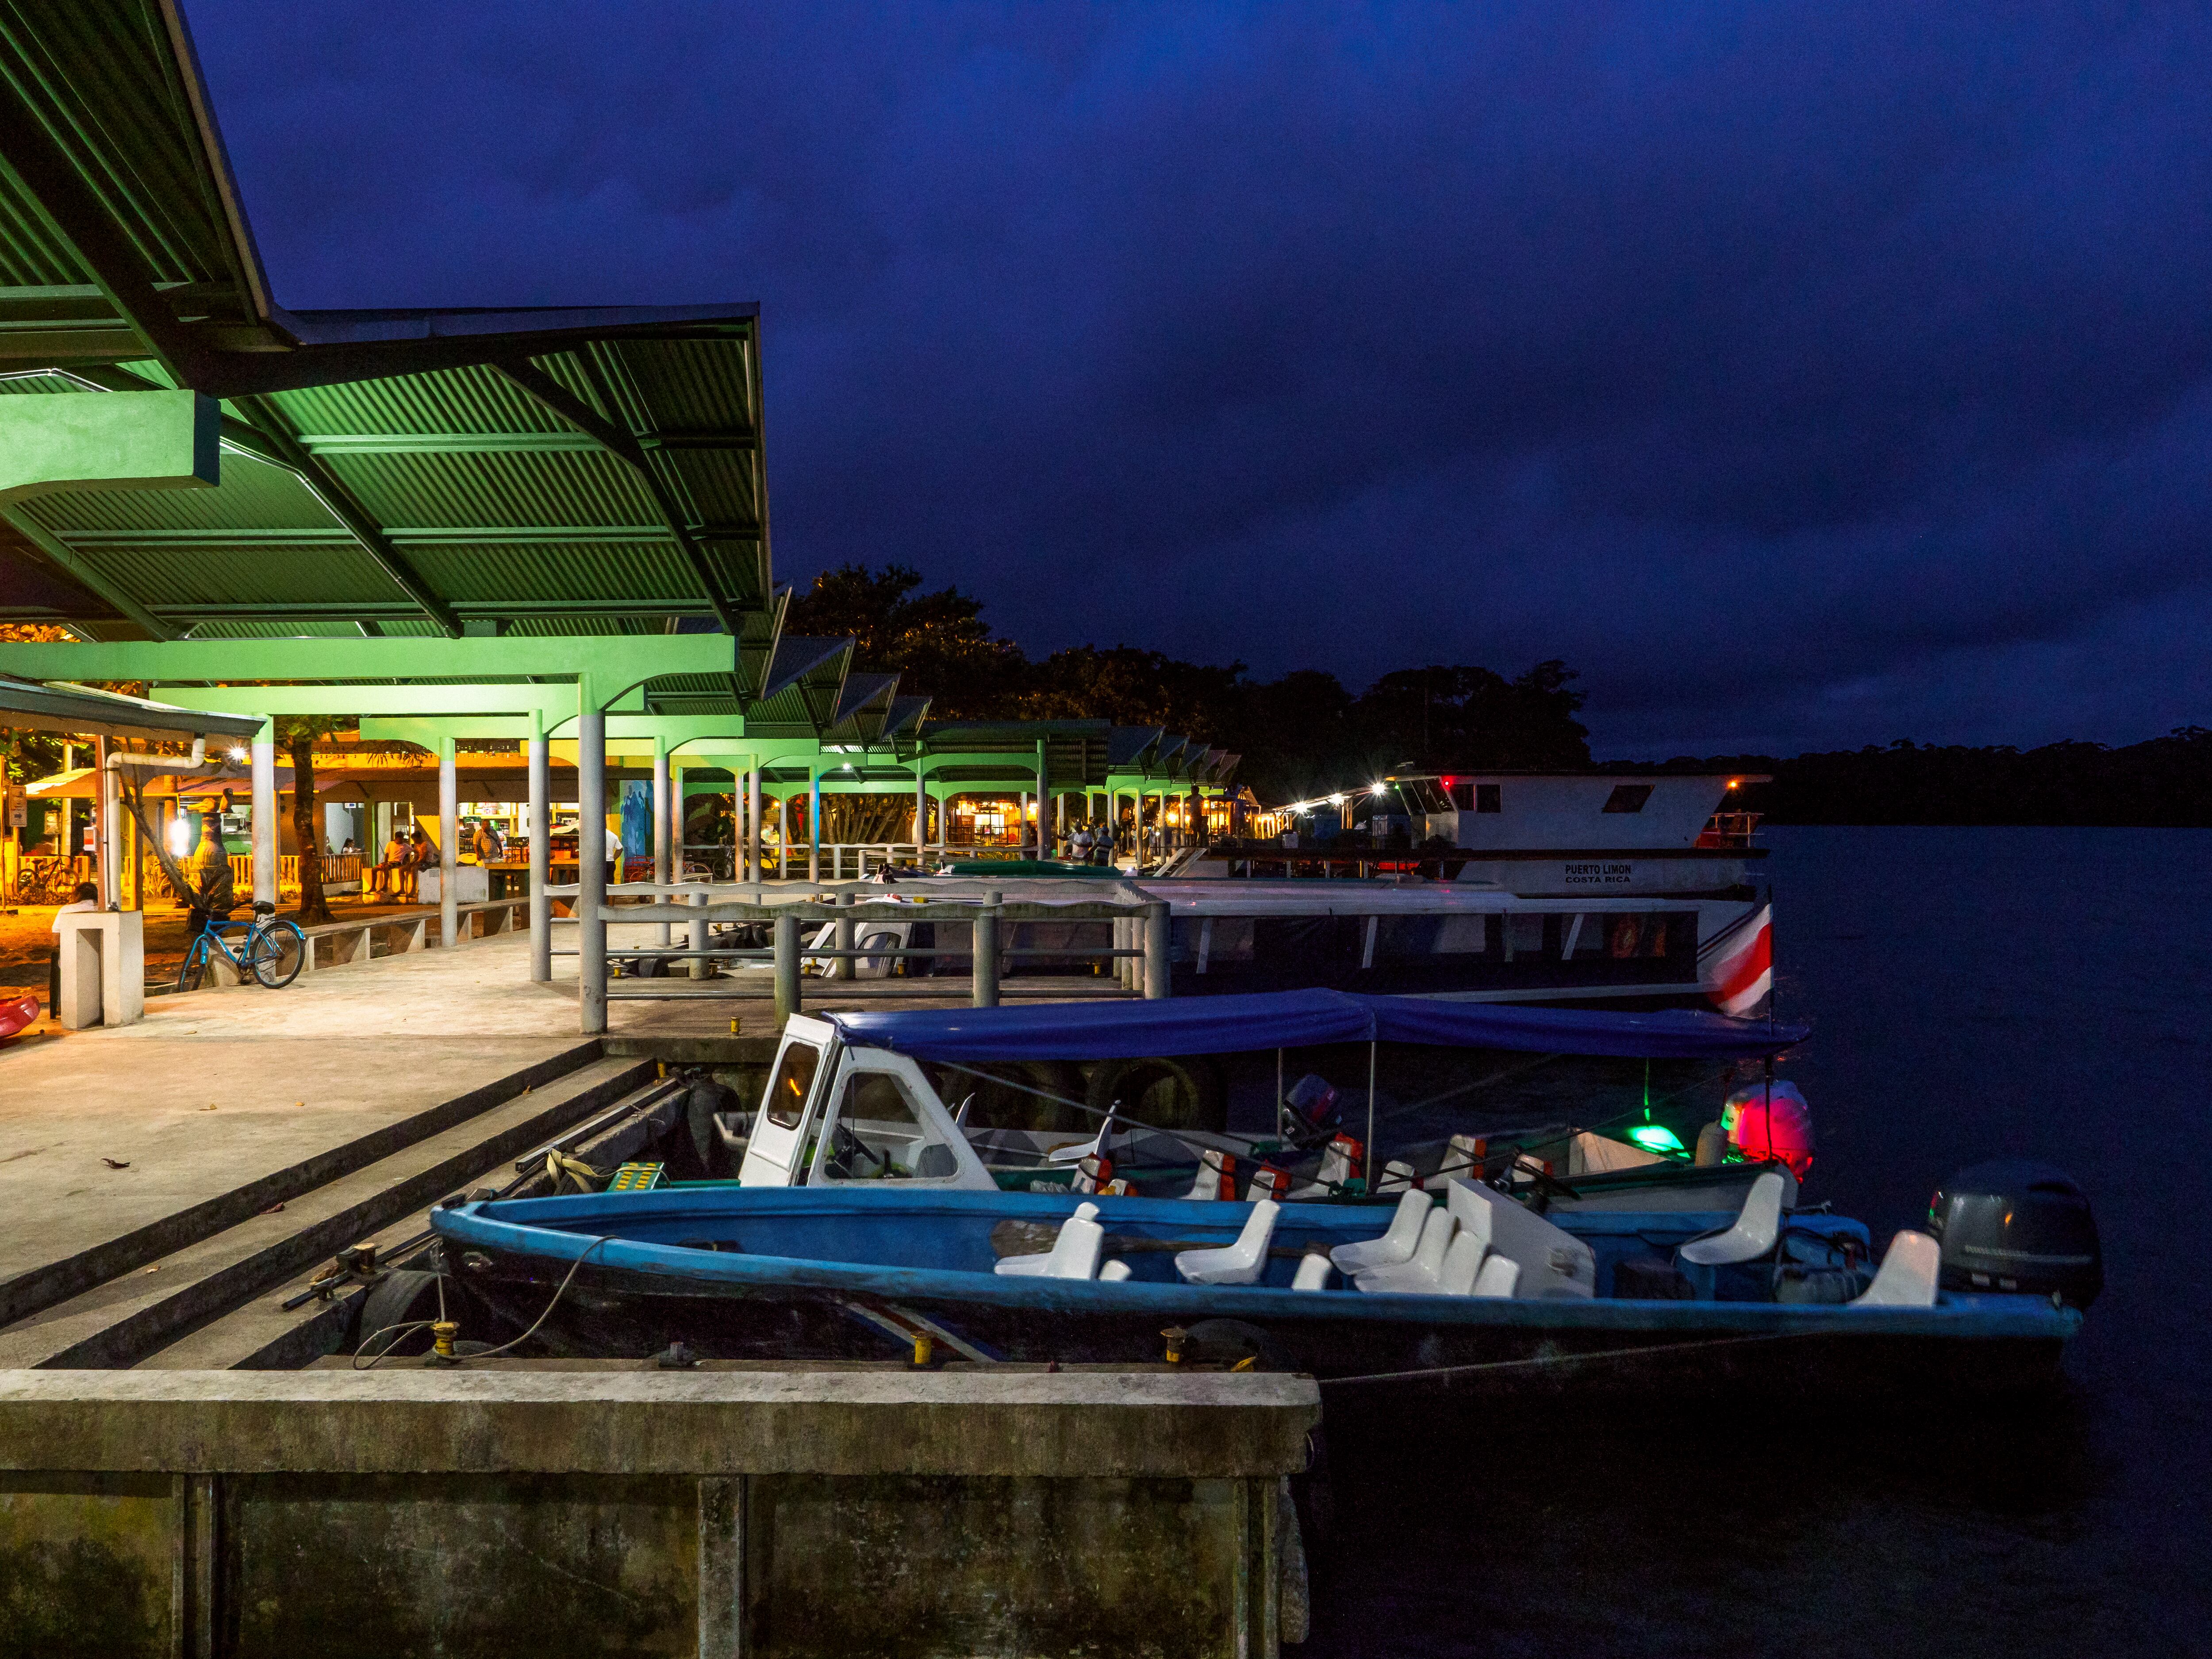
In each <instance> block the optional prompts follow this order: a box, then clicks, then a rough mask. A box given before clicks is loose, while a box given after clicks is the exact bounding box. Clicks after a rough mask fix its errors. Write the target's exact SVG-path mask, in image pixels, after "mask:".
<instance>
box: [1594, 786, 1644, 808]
mask: <svg viewBox="0 0 2212 1659" xmlns="http://www.w3.org/2000/svg"><path fill="white" fill-rule="evenodd" d="M1650 799H1651V786H1650V784H1648V783H1617V784H1615V785H1613V793H1611V794H1609V795H1607V797H1606V798H1605V810H1606V811H1608V812H1641V811H1643V810H1644V802H1645V801H1647V800H1650Z"/></svg>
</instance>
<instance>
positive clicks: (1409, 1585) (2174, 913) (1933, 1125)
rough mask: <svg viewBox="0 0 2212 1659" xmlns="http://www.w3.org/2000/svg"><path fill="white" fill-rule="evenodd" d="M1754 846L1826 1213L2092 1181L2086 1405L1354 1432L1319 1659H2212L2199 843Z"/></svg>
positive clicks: (1910, 1215)
mask: <svg viewBox="0 0 2212 1659" xmlns="http://www.w3.org/2000/svg"><path fill="white" fill-rule="evenodd" d="M1768 839H1769V840H1770V842H1771V844H1772V846H1773V848H1774V855H1773V858H1772V860H1771V872H1772V875H1773V878H1774V882H1775V887H1776V901H1777V927H1776V939H1777V956H1778V964H1779V973H1780V994H1781V996H1782V999H1783V1001H1782V1010H1783V1012H1784V1017H1785V1018H1806V1019H1809V1020H1812V1021H1813V1022H1814V1027H1815V1030H1814V1036H1813V1039H1812V1040H1811V1041H1810V1042H1808V1043H1807V1044H1806V1045H1805V1047H1804V1048H1803V1049H1802V1051H1801V1052H1800V1054H1798V1055H1797V1056H1796V1057H1795V1058H1794V1059H1793V1060H1791V1062H1790V1064H1789V1065H1788V1066H1787V1067H1786V1069H1785V1074H1786V1075H1788V1076H1790V1077H1792V1078H1794V1079H1796V1081H1797V1082H1798V1083H1799V1084H1800V1085H1801V1086H1802V1087H1803V1089H1804V1090H1805V1091H1806V1093H1807V1095H1808V1097H1810V1099H1811V1101H1812V1103H1813V1109H1814V1120H1815V1123H1816V1125H1817V1127H1818V1131H1819V1134H1820V1163H1819V1166H1818V1168H1817V1169H1816V1170H1815V1173H1814V1181H1813V1182H1812V1183H1811V1184H1810V1186H1809V1188H1808V1194H1807V1196H1808V1200H1818V1199H1822V1198H1832V1199H1833V1200H1836V1201H1837V1203H1838V1206H1839V1207H1841V1208H1843V1209H1844V1211H1846V1212H1849V1213H1852V1214H1857V1215H1858V1216H1860V1217H1862V1218H1864V1219H1865V1220H1866V1221H1867V1222H1868V1223H1869V1225H1871V1226H1872V1227H1873V1229H1874V1231H1875V1237H1876V1239H1877V1240H1882V1239H1886V1238H1887V1237H1888V1235H1889V1234H1890V1233H1891V1232H1892V1231H1894V1230H1895V1229H1897V1228H1898V1227H1900V1226H1905V1225H1913V1224H1915V1223H1916V1222H1917V1220H1918V1219H1919V1218H1920V1216H1921V1215H1922V1213H1923V1212H1924V1209H1925V1206H1926V1204H1927V1200H1928V1194H1929V1191H1930V1190H1931V1189H1932V1188H1933V1187H1934V1186H1935V1184H1936V1182H1937V1181H1938V1180H1940V1179H1941V1178H1942V1176H1944V1175H1946V1174H1948V1172H1950V1171H1951V1170H1955V1169H1957V1168H1959V1167H1960V1166H1962V1165H1965V1164H1969V1163H1972V1162H1974V1161H1976V1160H1977V1159H1979V1158H1984V1157H1989V1156H1992V1155H1995V1154H1996V1153H2000V1152H2007V1153H2019V1154H2026V1155H2032V1156H2034V1157H2039V1158H2045V1159H2048V1160H2049V1161H2051V1162H2052V1163H2055V1164H2058V1165H2060V1166H2061V1167H2062V1168H2063V1169H2066V1170H2069V1171H2070V1172H2072V1173H2073V1174H2074V1175H2075V1177H2076V1178H2077V1179H2078V1180H2080V1181H2081V1182H2082V1183H2083V1185H2084V1186H2085V1187H2086V1188H2087V1189H2088V1192H2089V1194H2090V1197H2091V1200H2092V1201H2093V1203H2094V1205H2095V1206H2096V1212H2097V1219H2098V1225H2099V1226H2100V1229H2101V1230H2102V1232H2103V1237H2104V1243H2105V1251H2106V1276H2107V1286H2106V1291H2105V1294H2104V1296H2103V1297H2101V1298H2100V1300H2099V1302H2098V1303H2097V1304H2096V1306H2095V1307H2094V1308H2093V1310H2091V1312H2090V1316H2089V1322H2088V1324H2087V1328H2085V1329H2084V1331H2083V1333H2082V1334H2081V1337H2080V1338H2079V1339H2078V1340H2076V1342H2075V1346H2074V1347H2073V1349H2072V1351H2071V1353H2070V1356H2069V1360H2068V1381H2067V1383H2066V1385H2065V1387H2064V1389H2063V1391H2062V1393H2061V1394H2060V1395H2059V1396H2058V1397H2057V1399H2056V1400H2054V1401H2048V1402H2045V1404H2043V1405H2042V1406H2040V1407H2038V1408H2036V1409H2034V1410H2033V1411H2029V1412H2026V1413H2015V1414H2014V1415H2012V1416H2009V1417H2003V1416H1991V1415H1989V1414H1986V1413H1980V1414H1975V1413H1954V1414H1950V1415H1948V1416H1946V1417H1943V1418H1941V1419H1931V1420H1927V1421H1917V1422H1914V1421H1908V1422H1905V1423H1898V1422H1895V1421H1886V1422H1882V1423H1881V1424H1879V1425H1872V1426H1869V1425H1868V1424H1866V1423H1864V1422H1859V1421H1854V1420H1852V1419H1851V1418H1850V1416H1849V1415H1848V1414H1840V1415H1838V1414H1833V1413H1830V1414H1824V1415H1821V1416H1820V1417H1817V1418H1814V1419H1810V1420H1805V1421H1802V1422H1783V1423H1776V1422H1774V1421H1772V1420H1771V1419H1744V1418H1742V1417H1740V1416H1738V1415H1737V1414H1735V1413H1733V1412H1732V1411H1731V1409H1729V1407H1724V1406H1717V1407H1714V1408H1712V1409H1711V1410H1710V1411H1709V1412H1705V1413H1699V1412H1694V1411H1693V1412H1679V1413H1678V1412H1669V1413H1663V1414H1662V1413H1652V1414H1649V1415H1644V1416H1640V1417H1639V1416H1638V1415H1637V1414H1634V1413H1607V1415H1606V1416H1605V1417H1603V1418H1600V1417H1597V1416H1596V1415H1595V1414H1593V1415H1592V1416H1590V1417H1589V1418H1587V1419H1581V1418H1577V1419H1568V1420H1560V1419H1549V1420H1547V1422H1545V1423H1544V1424H1542V1425H1540V1426H1538V1427H1537V1428H1535V1429H1534V1430H1531V1431H1519V1430H1516V1431H1514V1432H1511V1433H1501V1434H1497V1435H1486V1434H1485V1433H1484V1432H1483V1428H1482V1425H1480V1424H1474V1425H1463V1426H1462V1427H1461V1428H1459V1429H1457V1430H1456V1431H1453V1432H1452V1433H1450V1434H1449V1435H1447V1436H1445V1437H1442V1439H1441V1440H1440V1439H1439V1437H1437V1435H1436V1433H1435V1432H1434V1431H1433V1430H1431V1429H1421V1430H1414V1429H1412V1428H1407V1429H1405V1430H1403V1431H1401V1430H1400V1429H1398V1428H1396V1427H1395V1426H1393V1427H1389V1428H1384V1429H1381V1430H1377V1431H1372V1432H1370V1433H1369V1434H1367V1435H1364V1436H1363V1437H1360V1438H1358V1440H1357V1441H1354V1442H1352V1443H1346V1442H1345V1441H1343V1440H1341V1439H1340V1441H1339V1442H1338V1443H1337V1445H1336V1446H1335V1448H1334V1455H1335V1461H1336V1464H1337V1493H1338V1504H1339V1518H1340V1525H1339V1528H1338V1540H1337V1544H1336V1547H1335V1548H1334V1553H1333V1554H1332V1556H1331V1558H1330V1559H1328V1560H1327V1561H1326V1562H1324V1563H1322V1565H1321V1566H1320V1567H1319V1569H1318V1571H1317V1582H1316V1601H1317V1603H1318V1605H1317V1608H1316V1629H1315V1632H1314V1638H1313V1640H1312V1641H1310V1643H1309V1644H1307V1646H1306V1647H1305V1649H1304V1653H1305V1654H1307V1655H1308V1656H1310V1659H1323V1656H1334V1655H1338V1654H1358V1655H1372V1654H1377V1653H1399V1652H1404V1653H1421V1654H1434V1653H1437V1652H1443V1651H1451V1652H1459V1651H1464V1652H1468V1653H1480V1654H1482V1655H1485V1656H1504V1655H1519V1654H1528V1655H1539V1654H1541V1655H1544V1656H1547V1659H1554V1656H1560V1655H1568V1654H1572V1655H1589V1654H1607V1653H1638V1654H1682V1655H1735V1654H1744V1655H1753V1654H1772V1653H1780V1652H1783V1651H1784V1650H1795V1651H1796V1652H1797V1653H1800V1654H1803V1655H1805V1656H1808V1659H1816V1656H1826V1655H1834V1654H1860V1653H1864V1654H1919V1653H1927V1654H1942V1655H1944V1656H1947V1659H1969V1656H1978V1655H1985V1654H1986V1655H2003V1656H2008V1659H2040V1656H2063V1659H2090V1656H2106V1655H2114V1654H2126V1655H2135V1654H2175V1655H2182V1654H2190V1655H2206V1654H2212V1409H2208V1407H2212V1397H2208V1396H2212V1389H2208V1387H2207V1382H2206V1379H2207V1376H2208V1367H2212V1161H2208V1160H2212V1042H2208V1038H2207V1036H2206V1030H2205V1018H2204V1016H2205V1007H2206V1000H2207V991H2208V988H2212V832H2198V831H2171V830H2121V829H2079V830H2076V829H1789V830H1782V831H1778V832H1775V833H1773V834H1772V835H1771V836H1770V837H1769V838H1768Z"/></svg>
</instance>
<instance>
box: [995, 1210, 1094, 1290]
mask: <svg viewBox="0 0 2212 1659" xmlns="http://www.w3.org/2000/svg"><path fill="white" fill-rule="evenodd" d="M1105 1248H1106V1230H1105V1229H1104V1228H1103V1227H1102V1226H1100V1225H1098V1206H1097V1205H1096V1204H1079V1205H1077V1206H1075V1213H1074V1214H1073V1215H1071V1216H1070V1217H1068V1218H1067V1219H1066V1220H1065V1221H1063V1222H1061V1223H1060V1237H1057V1238H1055V1239H1054V1241H1053V1245H1052V1248H1051V1249H1049V1250H1046V1251H1043V1252H1042V1253H1040V1254H1038V1255H1009V1256H1002V1257H1000V1260H999V1263H998V1265H997V1266H996V1267H993V1268H992V1269H991V1271H992V1272H993V1273H1006V1274H1011V1275H1015V1276H1029V1277H1032V1278H1040V1279H1096V1278H1097V1277H1098V1258H1099V1256H1100V1255H1101V1254H1102V1253H1103V1251H1104V1250H1105Z"/></svg>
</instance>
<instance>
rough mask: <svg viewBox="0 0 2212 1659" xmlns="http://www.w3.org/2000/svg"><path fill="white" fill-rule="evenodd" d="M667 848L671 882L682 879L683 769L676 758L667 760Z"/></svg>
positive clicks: (672, 757)
mask: <svg viewBox="0 0 2212 1659" xmlns="http://www.w3.org/2000/svg"><path fill="white" fill-rule="evenodd" d="M668 847H669V856H670V857H671V859H672V860H674V863H675V870H676V873H675V874H674V875H672V876H671V877H670V878H669V879H670V880H671V881H681V880H683V879H684V769H683V768H682V767H680V766H678V764H677V763H676V757H674V756H672V755H671V756H670V757H669V759H668Z"/></svg>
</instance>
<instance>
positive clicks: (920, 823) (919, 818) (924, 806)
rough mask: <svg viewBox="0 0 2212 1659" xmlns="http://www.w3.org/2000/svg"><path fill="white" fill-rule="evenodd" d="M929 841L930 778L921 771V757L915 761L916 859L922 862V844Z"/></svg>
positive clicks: (917, 862) (917, 861) (918, 862)
mask: <svg viewBox="0 0 2212 1659" xmlns="http://www.w3.org/2000/svg"><path fill="white" fill-rule="evenodd" d="M928 839H929V776H928V775H927V773H925V772H924V771H923V770H922V769H921V756H919V755H917V756H915V759H914V859H915V863H916V864H920V863H921V848H922V843H923V842H926V841H927V840H928Z"/></svg>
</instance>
